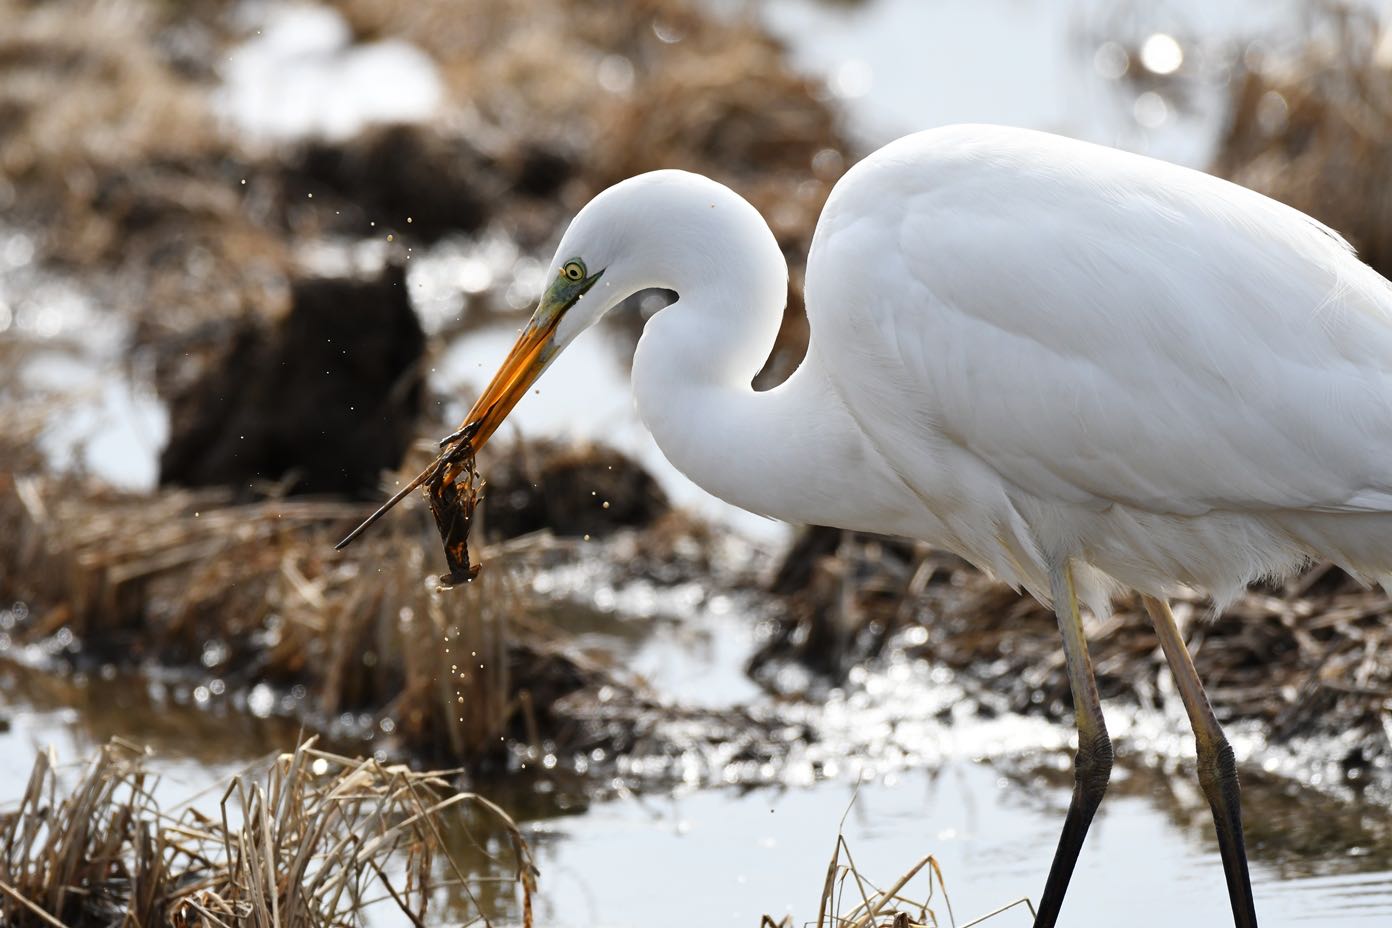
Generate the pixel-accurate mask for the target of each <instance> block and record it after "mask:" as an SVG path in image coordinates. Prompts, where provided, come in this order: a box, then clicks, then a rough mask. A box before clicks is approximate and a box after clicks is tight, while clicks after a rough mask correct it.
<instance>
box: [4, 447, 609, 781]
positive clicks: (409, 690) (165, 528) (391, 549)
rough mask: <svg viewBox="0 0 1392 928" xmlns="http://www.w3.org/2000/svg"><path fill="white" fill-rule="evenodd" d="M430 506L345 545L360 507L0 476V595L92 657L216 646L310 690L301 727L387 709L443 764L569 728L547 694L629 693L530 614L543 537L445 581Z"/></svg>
mask: <svg viewBox="0 0 1392 928" xmlns="http://www.w3.org/2000/svg"><path fill="white" fill-rule="evenodd" d="M424 509H425V507H424V506H422V505H421V504H420V503H419V501H417V500H411V501H410V503H409V505H408V506H407V507H405V509H404V512H405V514H404V515H403V516H399V517H398V518H397V519H396V520H394V521H393V523H392V530H390V531H383V532H381V533H380V534H378V535H375V536H372V537H369V538H367V539H364V541H363V543H362V544H361V546H360V547H355V548H354V549H353V550H352V551H351V552H335V551H334V550H333V547H332V542H333V539H334V538H335V537H336V536H338V535H341V533H342V531H343V527H344V526H345V525H351V524H352V523H353V522H354V521H356V519H357V517H359V516H360V515H361V508H360V507H357V506H352V505H349V504H346V503H339V502H328V501H316V500H268V501H264V502H259V503H253V504H234V503H231V502H229V500H228V496H227V494H225V493H221V492H217V491H202V492H193V491H183V490H174V491H166V492H161V493H158V494H155V495H153V496H147V495H139V494H122V493H118V492H115V491H111V490H106V489H102V488H100V487H88V486H85V485H83V484H80V483H75V481H73V480H71V479H67V480H65V479H60V478H50V477H41V476H32V475H31V476H16V475H12V474H0V529H3V530H4V531H5V532H6V537H8V538H10V539H15V540H18V543H14V544H8V545H5V546H4V547H3V549H2V550H0V597H4V598H7V599H9V600H21V601H25V602H27V603H29V604H30V613H31V616H32V617H33V618H32V621H31V622H30V624H29V625H28V626H27V627H26V628H25V629H23V630H22V633H23V634H25V635H27V636H28V637H29V638H31V639H34V638H39V637H42V636H45V635H49V634H52V633H53V632H55V631H57V630H58V629H59V628H62V627H66V628H68V629H69V630H70V631H72V632H73V633H74V634H75V635H76V636H78V637H79V638H80V639H82V640H84V641H85V642H86V643H87V644H88V645H89V646H90V647H91V648H93V649H96V651H97V652H98V653H102V650H103V648H109V647H111V646H113V645H117V644H119V646H120V647H121V649H122V653H124V654H125V656H127V657H129V656H138V655H139V654H141V653H147V654H153V655H157V656H158V658H159V660H160V662H161V663H163V664H165V665H174V666H179V665H185V666H199V665H200V661H201V660H202V659H203V657H204V654H205V648H206V647H207V646H208V644H209V643H210V642H215V643H217V645H218V650H219V651H221V652H222V656H221V657H220V658H219V659H218V663H217V664H216V665H215V666H213V667H212V668H208V669H211V670H213V671H214V672H216V673H218V674H220V675H222V676H224V677H225V678H227V680H228V683H229V685H231V686H234V687H235V686H236V685H238V684H240V685H242V686H249V685H250V684H252V683H260V682H266V683H270V684H273V685H279V686H281V687H284V688H289V687H292V686H295V685H303V686H304V687H305V690H306V692H307V706H306V709H307V714H306V720H307V721H309V722H311V723H314V724H318V723H320V722H322V721H323V720H325V719H331V718H335V717H337V716H339V715H341V714H344V713H352V714H354V715H359V714H362V713H364V712H368V713H372V714H374V715H378V716H382V717H387V718H391V719H392V720H393V722H394V729H395V736H396V737H397V738H399V739H400V740H401V741H402V742H404V743H405V744H406V745H407V746H408V747H410V748H411V749H412V750H413V752H415V753H416V754H418V755H423V756H427V757H434V758H440V759H444V760H446V761H447V762H450V763H465V764H469V765H471V766H477V765H480V764H488V763H491V762H493V761H496V760H499V759H501V758H502V757H503V756H504V755H505V752H506V748H507V744H506V739H507V738H520V739H527V740H533V739H535V738H536V737H538V736H539V737H542V738H550V737H552V735H553V734H554V733H555V732H554V731H553V729H554V728H555V726H556V725H563V724H565V723H564V721H563V720H561V719H560V717H559V715H558V714H557V713H556V712H555V711H553V706H552V703H553V702H554V701H555V700H558V699H561V698H563V697H565V696H567V695H569V694H571V693H573V692H575V691H576V690H577V689H580V688H582V687H585V686H587V685H588V684H589V683H596V684H598V683H608V684H610V685H611V688H612V690H613V691H614V692H626V688H625V687H624V686H622V685H621V684H617V683H615V682H614V681H612V680H610V679H609V677H608V675H607V674H606V672H605V671H604V670H603V668H602V667H600V666H599V665H598V664H597V663H595V662H594V661H592V660H588V659H586V658H583V657H581V656H580V655H578V654H575V653H573V652H572V651H571V650H570V649H568V648H567V647H566V645H565V640H564V638H563V636H560V635H559V634H557V633H555V632H553V631H551V630H549V629H548V628H547V627H546V626H545V625H544V624H543V623H540V622H538V621H537V620H535V619H532V618H529V617H526V616H524V615H523V613H524V612H525V608H524V606H523V605H522V600H521V598H520V597H519V596H518V595H517V593H516V589H515V585H514V581H513V580H512V579H511V578H510V576H509V570H508V566H507V565H508V562H509V558H510V557H520V556H521V555H522V554H523V553H524V552H525V550H526V549H527V548H528V547H529V546H531V547H543V548H544V547H545V546H546V545H547V544H548V542H547V540H546V539H545V538H533V539H530V540H528V541H524V542H513V543H510V544H509V545H504V546H499V547H495V548H494V549H493V550H492V552H491V553H489V554H488V556H487V559H488V560H489V561H490V569H489V570H486V571H484V572H483V574H481V575H480V577H479V578H478V579H476V580H474V581H473V582H471V583H467V584H463V585H461V586H459V587H457V588H455V589H453V590H447V591H442V590H441V589H439V587H438V585H437V584H436V582H435V581H434V580H433V579H428V575H429V574H430V570H429V568H428V566H427V564H426V557H427V555H426V552H427V551H431V550H432V549H434V548H435V542H434V540H433V538H432V536H433V535H434V531H433V529H432V528H431V527H430V526H429V523H428V518H429V517H428V515H426V514H425V512H424ZM403 523H405V524H406V526H407V527H403ZM518 620H521V621H522V622H523V624H524V630H525V634H520V635H514V634H512V633H511V631H510V629H511V628H512V626H513V624H514V622H516V621H518ZM118 656H119V655H118ZM566 730H567V731H569V732H570V735H571V737H576V738H580V737H583V736H584V734H583V732H582V731H580V729H579V727H577V726H574V725H569V726H567V728H566Z"/></svg>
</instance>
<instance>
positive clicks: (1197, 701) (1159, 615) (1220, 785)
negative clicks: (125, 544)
mask: <svg viewBox="0 0 1392 928" xmlns="http://www.w3.org/2000/svg"><path fill="white" fill-rule="evenodd" d="M1145 608H1146V612H1148V613H1150V620H1151V621H1152V622H1153V623H1154V624H1155V633H1156V634H1157V635H1158V636H1159V637H1160V648H1161V649H1162V650H1163V651H1164V652H1165V660H1166V661H1167V662H1168V663H1169V665H1170V671H1171V672H1172V673H1173V674H1174V677H1175V683H1176V684H1177V685H1178V687H1179V698H1180V699H1181V700H1183V702H1184V708H1185V709H1186V710H1187V711H1188V713H1189V724H1190V725H1191V726H1192V727H1193V729H1194V743H1195V745H1196V746H1197V748H1198V755H1199V783H1200V784H1201V785H1202V786H1203V791H1204V795H1205V796H1207V797H1208V805H1209V808H1211V809H1212V810H1213V824H1214V826H1215V827H1216V829H1217V831H1218V850H1219V851H1220V852H1221V853H1222V855H1223V874H1224V875H1225V876H1226V877H1227V879H1228V900H1229V901H1230V902H1231V903H1232V911H1233V924H1234V925H1237V926H1238V928H1256V925H1257V911H1256V907H1255V906H1254V905H1253V904H1252V880H1251V878H1250V877H1249V876H1248V874H1247V849H1246V847H1245V846H1244V845H1243V841H1242V799H1241V792H1240V790H1239V788H1238V782H1237V763H1236V761H1235V760H1234V758H1233V750H1232V746H1231V745H1229V744H1228V739H1227V738H1226V737H1224V735H1223V729H1222V727H1221V726H1219V724H1218V719H1217V717H1216V716H1214V714H1213V708H1212V707H1211V706H1209V704H1208V696H1207V695H1206V694H1205V693H1204V688H1203V684H1202V683H1201V682H1200V681H1199V675H1198V672H1197V671H1195V670H1194V662H1193V660H1192V659H1190V657H1189V649H1188V648H1186V647H1185V646H1184V637H1183V636H1182V635H1181V634H1180V632H1179V626H1178V625H1177V624H1175V618H1174V613H1173V612H1171V611H1170V604H1169V603H1168V602H1166V601H1165V600H1163V599H1154V598H1152V597H1150V596H1147V597H1145Z"/></svg>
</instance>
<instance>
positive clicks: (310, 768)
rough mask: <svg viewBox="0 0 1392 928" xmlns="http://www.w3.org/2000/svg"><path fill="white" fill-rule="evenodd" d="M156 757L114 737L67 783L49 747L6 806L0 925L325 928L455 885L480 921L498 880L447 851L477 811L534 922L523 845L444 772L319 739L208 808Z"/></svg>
mask: <svg viewBox="0 0 1392 928" xmlns="http://www.w3.org/2000/svg"><path fill="white" fill-rule="evenodd" d="M146 762H147V755H146V753H145V752H143V751H141V750H139V749H136V748H134V747H132V746H130V745H127V744H124V743H121V742H117V741H113V742H112V743H110V744H108V745H107V746H106V747H104V748H103V749H102V750H101V752H100V753H99V754H98V755H97V756H96V757H95V758H94V759H93V760H91V761H90V762H89V763H88V764H87V765H86V767H85V769H84V770H83V772H82V774H81V775H80V776H79V777H78V779H77V782H76V783H75V784H73V786H72V787H71V788H70V789H65V788H64V785H63V780H64V778H63V777H62V776H61V775H60V771H59V768H58V764H57V760H56V759H55V757H54V755H53V753H52V751H51V750H50V751H44V752H41V753H40V754H39V756H38V757H37V758H36V760H35V762H34V767H33V770H32V772H31V774H30V777H29V782H28V785H27V787H26V789H25V791H24V795H23V797H22V798H21V799H20V801H19V804H18V806H17V807H16V808H14V809H13V810H11V811H8V812H5V813H3V814H0V920H3V922H4V923H5V924H6V925H12V926H15V928H53V926H63V925H86V924H117V923H119V924H122V925H164V924H169V925H175V926H190V928H191V926H230V925H247V926H256V928H293V926H303V928H319V926H323V928H329V926H338V925H344V924H350V923H359V922H360V920H361V918H362V913H363V912H364V910H366V909H368V908H370V907H373V906H378V905H387V906H395V907H396V908H397V909H399V910H400V911H401V912H402V913H403V914H404V915H405V916H406V918H407V919H409V920H410V921H411V923H412V924H415V925H422V924H425V923H426V919H427V917H428V915H429V912H430V908H431V906H432V904H433V903H434V902H435V901H436V899H437V896H438V893H439V891H440V890H441V889H443V888H445V887H450V886H452V887H458V888H460V889H462V890H463V894H464V897H465V898H466V899H467V900H468V902H469V903H471V904H472V908H473V909H474V912H473V913H472V914H471V915H468V916H466V917H465V918H464V919H463V920H464V921H470V920H471V919H472V918H481V917H482V912H481V910H480V908H479V905H478V902H477V900H476V898H475V896H474V894H473V892H472V890H471V887H472V886H473V885H475V884H479V883H481V882H490V883H492V882H496V881H497V880H498V878H499V876H498V874H484V875H479V874H466V873H465V872H463V870H462V869H461V868H460V867H459V866H458V865H457V864H456V863H455V862H454V861H453V860H452V859H448V858H447V859H445V860H443V861H441V860H439V857H440V855H441V851H442V850H444V849H445V841H444V837H443V829H444V824H443V820H444V818H445V817H446V815H447V814H452V813H453V810H457V809H467V810H469V811H470V812H471V813H472V814H474V815H475V816H476V817H477V818H478V819H479V821H478V822H477V823H475V828H477V829H479V830H482V829H483V828H485V827H486V828H487V829H488V831H487V832H486V833H491V834H495V835H499V836H501V844H502V846H504V847H506V848H507V851H506V857H507V863H506V864H505V865H503V864H502V861H500V860H499V859H498V857H497V856H496V855H495V856H493V857H492V858H491V859H492V860H494V861H495V863H498V864H500V865H503V866H505V868H506V869H505V872H506V879H507V880H508V881H509V882H514V883H515V884H516V886H517V888H518V891H519V892H520V894H521V897H522V902H523V905H522V908H523V912H524V913H525V924H527V925H528V926H530V924H531V917H530V913H531V906H530V900H531V894H532V891H533V889H534V888H535V874H536V870H535V867H534V866H533V863H532V858H531V852H530V849H529V848H528V846H527V842H526V840H525V839H524V838H523V837H522V834H521V832H520V831H518V829H517V826H516V824H515V823H514V822H513V821H512V819H511V818H509V817H508V815H507V814H506V813H505V812H503V811H502V810H501V809H500V808H498V807H497V806H496V805H494V804H493V803H491V802H489V801H488V800H486V799H484V798H482V797H480V796H476V795H474V794H472V793H457V792H454V791H453V790H452V789H451V788H450V786H449V784H448V782H447V781H446V779H445V777H446V776H447V775H448V772H430V773H416V772H413V771H411V770H409V769H407V768H406V767H402V766H387V765H383V764H380V763H378V762H377V761H375V760H372V759H361V758H351V757H344V756H341V755H337V754H331V753H328V752H325V751H320V750H318V749H316V748H315V747H314V744H313V740H312V739H311V740H310V741H308V742H305V743H304V744H302V745H300V747H298V748H297V749H296V750H295V751H294V752H293V753H291V754H282V755H280V756H279V757H276V758H275V759H273V760H272V761H271V762H270V763H269V764H268V765H267V766H266V767H265V768H264V769H262V770H260V771H257V772H255V773H252V774H248V775H241V776H237V777H234V778H232V780H231V781H230V782H228V783H227V784H226V788H225V790H224V791H223V793H222V799H221V802H220V803H219V810H220V813H221V814H220V815H218V816H216V817H210V816H209V815H207V814H205V813H204V812H202V811H200V810H199V809H198V808H197V806H195V805H191V804H185V805H181V806H179V807H176V808H173V809H170V810H165V809H163V808H161V806H160V804H159V802H158V801H157V800H156V799H155V796H154V788H155V779H156V778H155V777H154V776H153V775H152V774H151V773H150V772H149V771H148V769H147V766H146ZM442 865H443V866H442ZM442 870H443V871H445V875H443V876H442V875H441V873H440V872H439V871H442ZM489 891H490V892H491V893H496V888H490V890H489Z"/></svg>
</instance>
